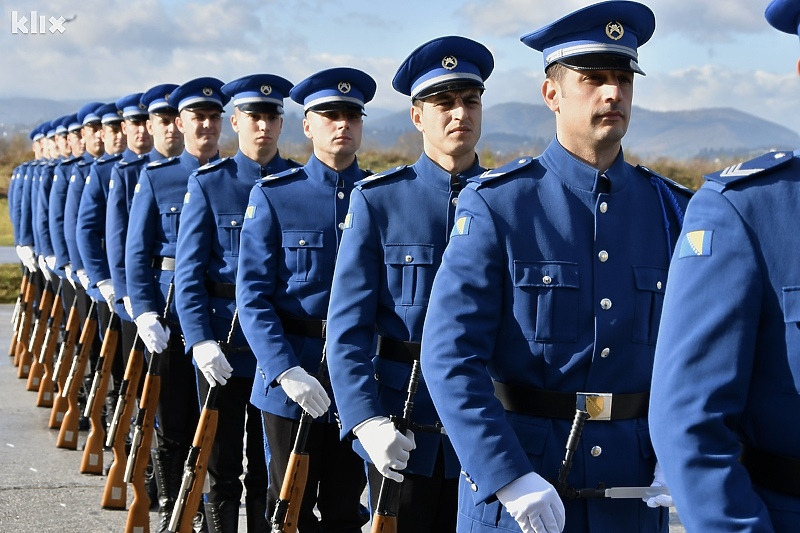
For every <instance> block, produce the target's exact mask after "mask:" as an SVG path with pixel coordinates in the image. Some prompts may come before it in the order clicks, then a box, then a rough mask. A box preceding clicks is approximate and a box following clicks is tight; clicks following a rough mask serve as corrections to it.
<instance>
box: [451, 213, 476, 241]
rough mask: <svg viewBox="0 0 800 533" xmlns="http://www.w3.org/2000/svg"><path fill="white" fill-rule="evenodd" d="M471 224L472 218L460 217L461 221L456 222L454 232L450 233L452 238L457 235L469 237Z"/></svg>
mask: <svg viewBox="0 0 800 533" xmlns="http://www.w3.org/2000/svg"><path fill="white" fill-rule="evenodd" d="M471 224H472V217H470V216H463V217H459V219H458V220H456V223H455V224H454V225H453V231H451V232H450V237H455V236H456V235H469V227H470V225H471Z"/></svg>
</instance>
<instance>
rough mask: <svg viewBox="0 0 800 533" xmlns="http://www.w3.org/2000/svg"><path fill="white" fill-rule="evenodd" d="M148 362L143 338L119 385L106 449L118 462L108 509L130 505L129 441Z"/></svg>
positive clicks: (106, 493)
mask: <svg viewBox="0 0 800 533" xmlns="http://www.w3.org/2000/svg"><path fill="white" fill-rule="evenodd" d="M143 362H144V343H143V342H142V339H140V338H139V336H138V335H137V336H136V339H135V340H134V341H133V347H132V348H131V352H130V354H129V355H128V364H127V365H126V367H125V376H124V377H123V378H122V383H120V386H119V397H118V398H117V405H116V406H115V407H114V418H112V419H111V424H110V425H109V428H108V435H107V437H106V446H108V447H110V448H111V451H112V452H113V453H114V460H113V461H112V463H111V468H110V469H109V470H108V478H107V479H106V486H105V490H104V491H103V500H102V502H101V505H102V507H103V508H104V509H125V505H126V504H127V501H128V499H127V488H128V486H127V484H126V483H125V463H126V460H127V458H128V457H127V454H126V453H125V440H126V437H127V435H128V432H129V430H130V427H131V416H132V415H133V407H134V403H135V401H136V389H137V388H138V387H139V379H140V378H141V377H142V370H143Z"/></svg>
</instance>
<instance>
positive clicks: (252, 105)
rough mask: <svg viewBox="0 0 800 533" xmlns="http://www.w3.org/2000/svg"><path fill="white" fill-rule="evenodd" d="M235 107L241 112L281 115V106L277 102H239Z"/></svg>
mask: <svg viewBox="0 0 800 533" xmlns="http://www.w3.org/2000/svg"><path fill="white" fill-rule="evenodd" d="M236 109H238V110H239V111H242V112H243V113H257V114H263V115H283V106H279V105H277V104H267V103H264V102H248V103H246V104H239V105H237V106H236Z"/></svg>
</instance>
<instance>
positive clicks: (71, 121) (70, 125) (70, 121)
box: [63, 113, 81, 133]
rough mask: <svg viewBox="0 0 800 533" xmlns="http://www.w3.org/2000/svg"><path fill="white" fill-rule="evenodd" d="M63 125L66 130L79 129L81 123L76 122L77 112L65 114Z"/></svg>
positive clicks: (70, 131)
mask: <svg viewBox="0 0 800 533" xmlns="http://www.w3.org/2000/svg"><path fill="white" fill-rule="evenodd" d="M63 124H64V126H66V128H67V132H69V133H72V132H73V131H78V130H79V129H81V123H80V122H78V114H77V113H73V114H71V115H67V116H66V117H64V123H63Z"/></svg>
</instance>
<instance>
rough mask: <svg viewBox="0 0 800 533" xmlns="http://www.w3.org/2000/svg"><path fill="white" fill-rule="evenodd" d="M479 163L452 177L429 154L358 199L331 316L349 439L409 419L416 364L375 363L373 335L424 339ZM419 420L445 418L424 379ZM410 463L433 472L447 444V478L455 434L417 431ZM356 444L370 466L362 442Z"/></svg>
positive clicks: (373, 183)
mask: <svg viewBox="0 0 800 533" xmlns="http://www.w3.org/2000/svg"><path fill="white" fill-rule="evenodd" d="M484 170H485V169H483V168H482V167H481V166H480V165H479V164H478V162H477V159H476V161H475V164H474V165H473V166H472V168H470V169H469V170H467V171H466V172H464V173H463V174H460V175H457V176H451V175H450V174H449V173H448V172H446V171H444V170H443V169H442V168H441V167H439V166H438V165H436V164H435V163H434V162H433V161H431V160H430V158H428V156H426V155H424V154H423V155H422V157H420V158H419V160H418V161H417V162H416V163H415V164H414V165H412V166H410V167H405V166H403V167H397V168H396V169H393V170H390V171H387V172H384V173H382V174H377V175H375V176H370V177H369V178H367V179H365V180H364V181H362V182H360V183H359V184H358V186H357V187H356V190H354V191H353V194H352V195H351V197H350V208H349V213H348V216H347V224H346V225H345V232H344V235H343V236H342V243H341V248H340V251H339V256H338V258H337V260H336V271H335V273H334V279H333V288H332V290H331V303H330V306H329V310H328V346H327V349H328V352H327V353H328V369H329V370H330V375H331V383H332V385H333V389H334V392H335V394H336V397H337V399H338V401H337V405H338V406H339V415H340V419H341V421H342V437H343V438H347V437H350V438H352V433H351V432H352V429H353V427H354V426H356V425H358V424H360V423H361V422H363V421H365V420H367V419H369V418H372V417H375V416H390V415H397V416H401V415H402V414H403V405H404V402H405V400H406V397H407V391H408V379H409V377H410V374H411V364H410V363H409V362H401V361H398V360H396V359H395V360H393V359H391V358H387V357H375V349H374V342H373V341H374V337H375V331H376V329H377V331H378V334H379V335H381V336H382V337H386V338H390V339H394V340H399V341H413V342H417V343H418V342H420V341H421V340H422V325H423V322H424V320H425V313H426V311H427V309H428V298H429V296H430V290H431V287H432V285H433V278H434V275H435V274H436V270H437V269H438V268H439V265H440V264H441V260H442V254H443V253H444V249H445V246H446V245H447V241H448V238H449V235H450V230H451V229H452V227H453V223H454V222H455V210H456V203H457V197H458V193H459V191H460V190H461V188H462V187H463V186H464V185H466V181H467V178H469V177H473V176H476V175H478V174H480V173H481V172H483V171H484ZM412 418H413V420H414V422H415V423H417V424H424V425H429V426H434V425H436V423H438V422H439V417H438V415H437V414H436V410H435V409H434V407H433V403H432V402H431V398H430V395H429V393H428V387H427V385H426V384H425V380H424V378H423V379H421V380H420V384H419V386H418V388H417V392H416V394H415V396H414V410H413V416H412ZM414 440H415V442H416V445H417V447H416V449H415V450H414V451H413V452H412V453H411V458H410V460H409V463H408V467H407V468H406V469H405V470H404V471H405V472H409V473H412V474H422V475H426V476H430V475H432V474H433V467H434V465H435V463H436V457H437V454H438V453H439V450H440V448H441V447H442V446H444V454H445V470H446V475H447V477H456V476H457V475H458V472H459V464H458V459H457V458H456V456H455V452H454V450H453V448H452V446H451V445H450V442H449V440H448V439H447V437H445V436H442V435H441V434H440V433H432V432H421V431H417V432H415V434H414ZM354 448H355V449H356V451H357V452H358V453H359V454H360V455H361V456H362V457H363V458H364V459H365V460H369V457H368V455H367V454H366V452H365V451H364V449H363V447H362V446H361V444H360V443H359V442H358V440H356V441H355V442H354Z"/></svg>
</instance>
